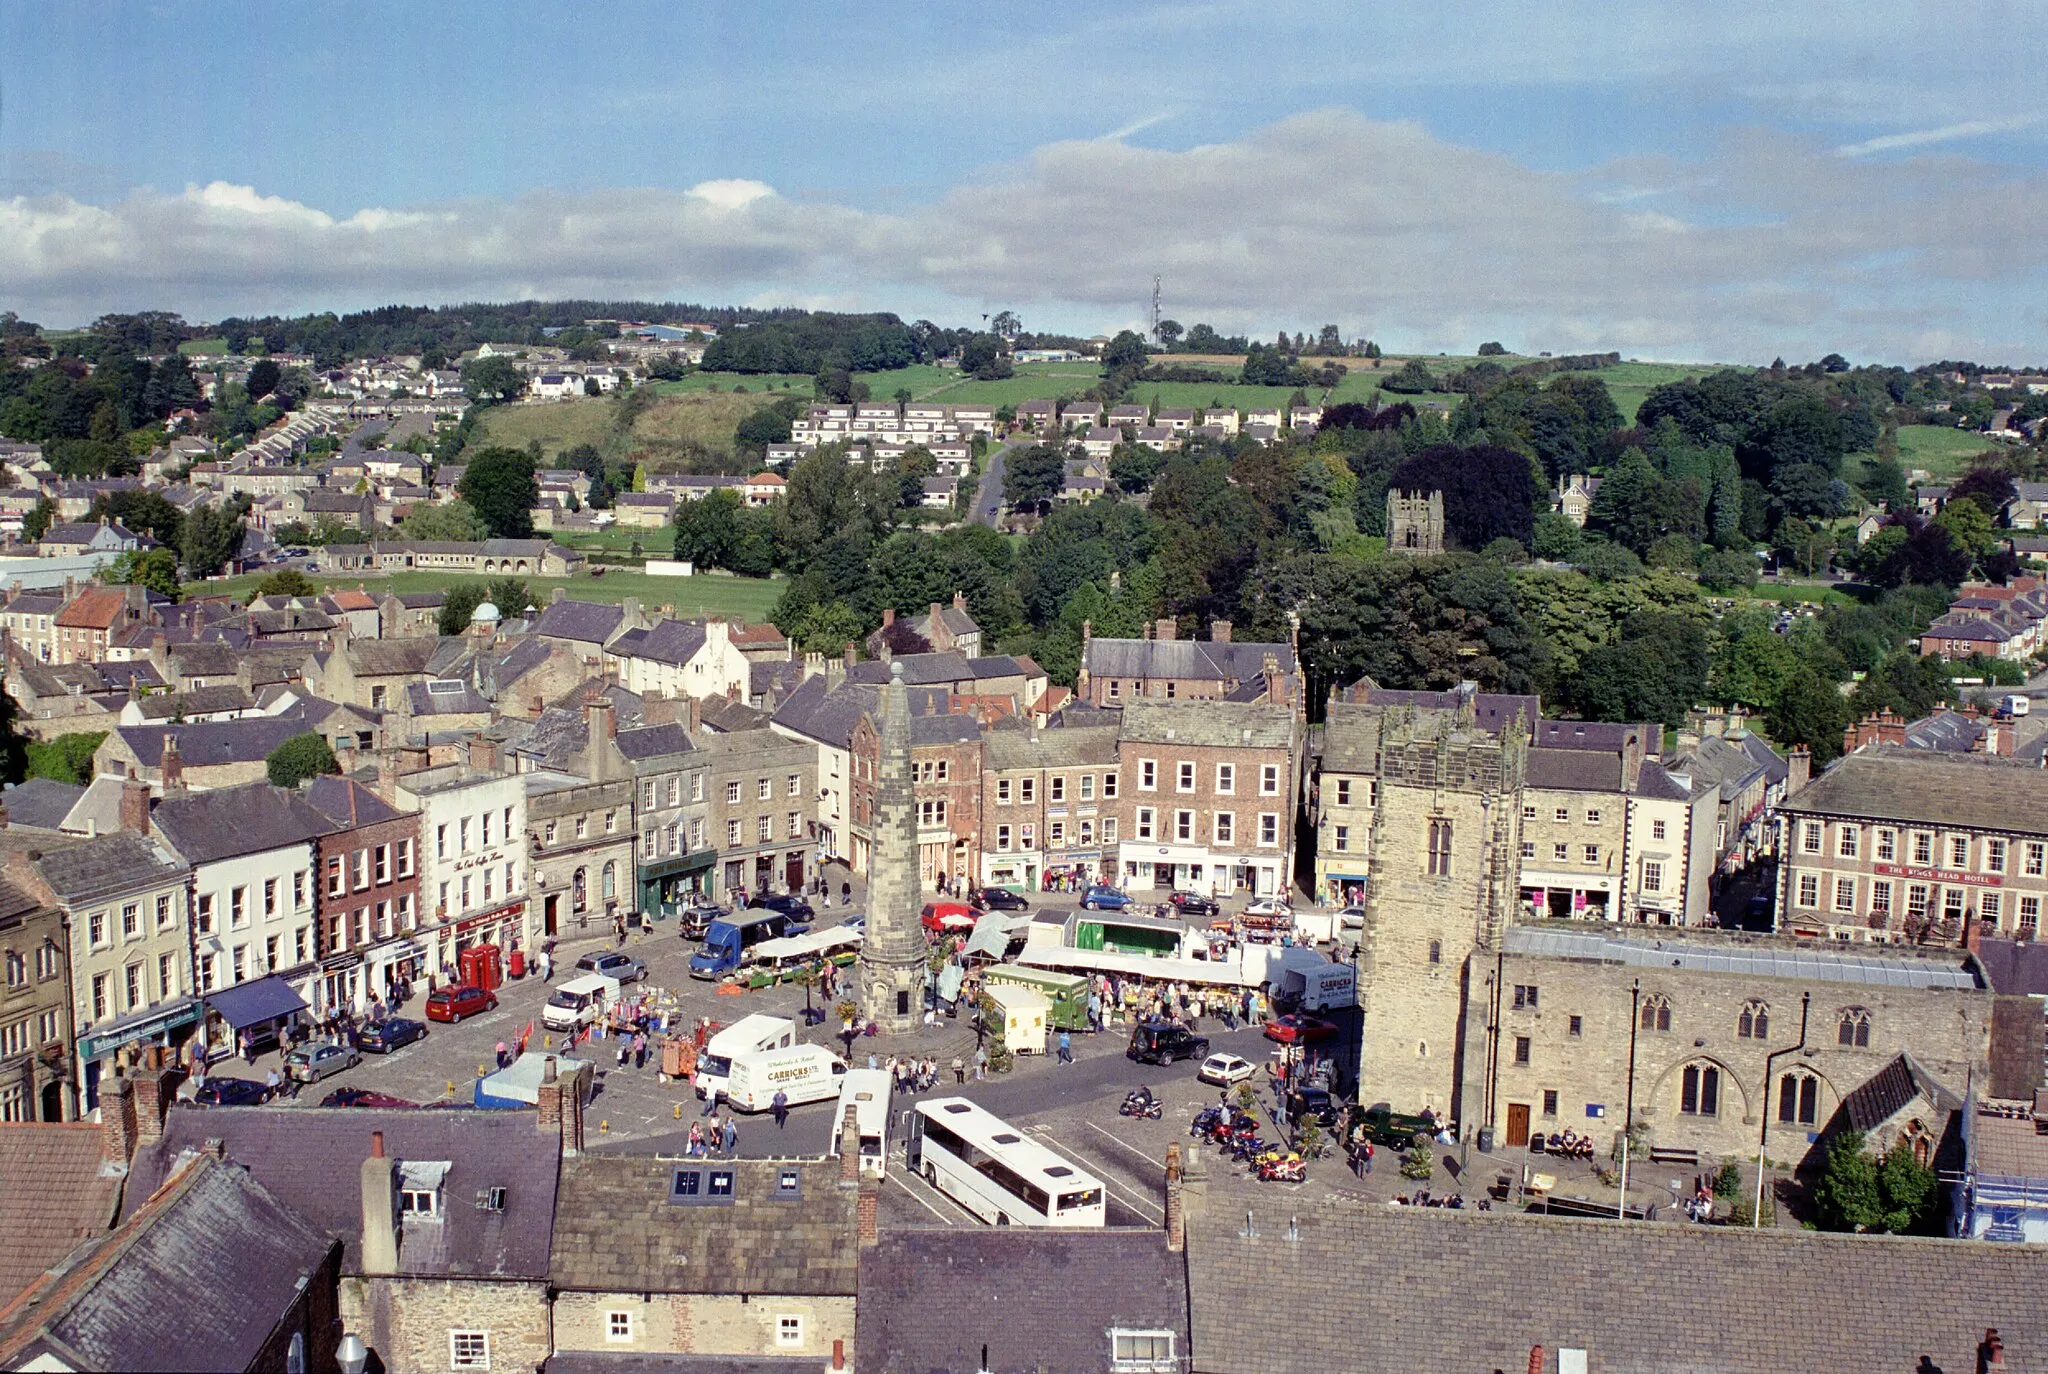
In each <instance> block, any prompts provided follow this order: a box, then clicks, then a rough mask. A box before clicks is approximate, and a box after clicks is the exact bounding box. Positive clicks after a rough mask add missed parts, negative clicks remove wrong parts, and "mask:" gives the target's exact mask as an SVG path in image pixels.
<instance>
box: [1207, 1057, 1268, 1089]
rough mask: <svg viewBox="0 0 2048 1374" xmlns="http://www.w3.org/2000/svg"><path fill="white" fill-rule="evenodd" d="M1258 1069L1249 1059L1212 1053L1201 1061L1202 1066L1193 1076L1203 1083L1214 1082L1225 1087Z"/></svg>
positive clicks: (1220, 1086)
mask: <svg viewBox="0 0 2048 1374" xmlns="http://www.w3.org/2000/svg"><path fill="white" fill-rule="evenodd" d="M1257 1072H1258V1069H1257V1067H1256V1066H1254V1065H1253V1063H1252V1061H1251V1060H1249V1059H1243V1058H1240V1057H1239V1056H1237V1055H1234V1054H1212V1055H1210V1056H1209V1057H1208V1058H1207V1059H1204V1060H1203V1061H1202V1067H1201V1068H1199V1069H1196V1070H1195V1077H1197V1078H1199V1079H1201V1080H1202V1081H1203V1082H1204V1083H1214V1084H1215V1085H1216V1086H1217V1087H1219V1088H1227V1087H1229V1086H1230V1085H1231V1084H1233V1083H1242V1082H1244V1081H1245V1080H1246V1079H1247V1078H1250V1077H1251V1076H1252V1075H1253V1074H1255V1073H1257Z"/></svg>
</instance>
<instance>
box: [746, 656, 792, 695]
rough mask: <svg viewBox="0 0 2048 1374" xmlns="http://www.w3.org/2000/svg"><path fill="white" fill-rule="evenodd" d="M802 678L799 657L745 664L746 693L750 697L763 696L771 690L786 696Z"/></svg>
mask: <svg viewBox="0 0 2048 1374" xmlns="http://www.w3.org/2000/svg"><path fill="white" fill-rule="evenodd" d="M803 680H804V665H803V662H802V660H800V659H794V658H780V659H771V660H770V661H768V662H766V663H749V664H748V665H747V695H748V696H751V697H756V698H759V697H765V696H767V695H768V693H770V692H771V691H772V692H774V693H775V694H776V695H777V696H778V697H786V696H788V695H789V694H790V693H791V692H793V691H795V690H796V688H797V685H798V684H799V683H801V682H802V681H803Z"/></svg>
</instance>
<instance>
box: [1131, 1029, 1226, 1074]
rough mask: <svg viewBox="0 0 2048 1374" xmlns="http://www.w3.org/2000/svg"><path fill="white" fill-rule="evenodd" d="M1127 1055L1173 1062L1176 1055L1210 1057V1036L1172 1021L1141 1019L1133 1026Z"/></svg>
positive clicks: (1143, 1061) (1146, 1060)
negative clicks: (1196, 1032)
mask: <svg viewBox="0 0 2048 1374" xmlns="http://www.w3.org/2000/svg"><path fill="white" fill-rule="evenodd" d="M1124 1054H1125V1056H1126V1057H1127V1058H1130V1059H1135V1060H1137V1061H1138V1062H1139V1063H1140V1064H1171V1063H1172V1062H1173V1061H1174V1060H1176V1059H1207V1058H1208V1057H1209V1038H1208V1037H1207V1036H1205V1035H1196V1034H1195V1033H1194V1032H1193V1031H1191V1030H1189V1029H1188V1028H1187V1027H1186V1026H1177V1025H1175V1024H1174V1023H1173V1022H1171V1021H1141V1022H1139V1023H1138V1025H1136V1026H1134V1027H1133V1028H1132V1029H1131V1043H1130V1046H1129V1047H1128V1048H1127V1049H1125V1051H1124Z"/></svg>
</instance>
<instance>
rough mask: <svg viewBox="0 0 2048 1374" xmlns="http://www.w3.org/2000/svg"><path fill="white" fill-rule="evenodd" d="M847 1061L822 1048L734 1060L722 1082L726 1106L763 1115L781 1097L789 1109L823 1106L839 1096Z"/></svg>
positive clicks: (802, 1047) (740, 1056)
mask: <svg viewBox="0 0 2048 1374" xmlns="http://www.w3.org/2000/svg"><path fill="white" fill-rule="evenodd" d="M845 1078H846V1061H845V1060H843V1059H841V1058H840V1057H839V1056H838V1055H836V1054H834V1053H832V1051H830V1050H828V1049H826V1048H825V1047H824V1046H823V1045H791V1046H790V1047H789V1048H788V1049H783V1050H763V1051H762V1052H761V1053H759V1054H737V1055H734V1056H733V1060H732V1069H731V1073H730V1076H729V1077H728V1078H727V1079H726V1082H725V1100H726V1104H727V1105H728V1106H731V1107H734V1108H737V1109H738V1110H740V1111H743V1112H765V1111H767V1110H768V1109H769V1108H770V1107H772V1106H774V1105H775V1094H776V1093H778V1092H779V1093H781V1094H783V1097H784V1100H785V1101H786V1102H787V1104H788V1105H789V1106H792V1107H794V1106H796V1105H797V1104H798V1103H800V1102H824V1101H830V1100H832V1099H834V1098H837V1097H838V1096H839V1085H840V1084H841V1083H842V1082H843V1081H844V1080H845Z"/></svg>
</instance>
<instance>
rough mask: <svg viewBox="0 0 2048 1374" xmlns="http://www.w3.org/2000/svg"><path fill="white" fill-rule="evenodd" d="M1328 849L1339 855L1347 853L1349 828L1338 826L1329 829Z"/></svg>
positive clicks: (1349, 844) (1349, 836) (1349, 846)
mask: <svg viewBox="0 0 2048 1374" xmlns="http://www.w3.org/2000/svg"><path fill="white" fill-rule="evenodd" d="M1330 848H1332V849H1334V850H1336V851H1337V852H1338V853H1339V854H1343V853H1345V852H1347V851H1349V850H1350V848H1351V827H1350V826H1348V825H1339V826H1334V827H1332V828H1331V833H1330Z"/></svg>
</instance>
